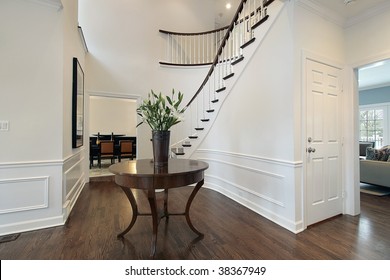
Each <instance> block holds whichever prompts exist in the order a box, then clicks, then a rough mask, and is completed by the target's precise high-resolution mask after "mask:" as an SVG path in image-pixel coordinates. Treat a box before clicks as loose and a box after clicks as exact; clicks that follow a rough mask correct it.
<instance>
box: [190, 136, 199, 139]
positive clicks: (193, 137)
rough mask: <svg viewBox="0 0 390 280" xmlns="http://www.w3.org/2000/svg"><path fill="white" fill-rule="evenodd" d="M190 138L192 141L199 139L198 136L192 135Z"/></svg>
mask: <svg viewBox="0 0 390 280" xmlns="http://www.w3.org/2000/svg"><path fill="white" fill-rule="evenodd" d="M188 138H190V139H198V136H195V135H191V136H188Z"/></svg>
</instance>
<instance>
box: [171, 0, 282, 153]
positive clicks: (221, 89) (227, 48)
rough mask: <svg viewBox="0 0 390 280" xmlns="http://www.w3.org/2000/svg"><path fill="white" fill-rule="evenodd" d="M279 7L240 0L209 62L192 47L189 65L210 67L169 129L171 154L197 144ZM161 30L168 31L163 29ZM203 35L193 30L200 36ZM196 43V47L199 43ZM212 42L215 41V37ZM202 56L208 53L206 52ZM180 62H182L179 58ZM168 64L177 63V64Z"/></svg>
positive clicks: (256, 0) (190, 150)
mask: <svg viewBox="0 0 390 280" xmlns="http://www.w3.org/2000/svg"><path fill="white" fill-rule="evenodd" d="M271 4H272V5H271ZM283 6H284V3H283V2H282V1H280V0H276V1H275V0H268V1H263V0H242V1H241V3H240V5H239V7H238V9H237V12H236V14H235V16H234V17H233V20H232V22H231V24H230V26H228V27H227V28H223V29H221V30H226V31H224V32H225V35H224V37H223V38H222V39H221V40H220V44H219V47H218V49H217V51H216V55H215V58H214V60H213V61H212V62H211V63H210V62H208V61H207V58H203V60H202V55H201V54H202V51H201V50H200V48H199V47H198V50H197V51H196V50H195V48H193V49H194V50H195V51H194V52H193V53H195V54H197V58H195V59H189V61H190V63H189V65H201V64H202V65H203V64H211V66H210V69H209V71H208V73H207V75H206V77H205V79H204V80H203V82H202V84H201V85H200V87H199V88H198V90H197V91H196V93H195V95H194V96H193V97H192V98H191V100H190V101H189V102H188V103H187V105H186V111H185V116H184V121H183V122H182V123H181V124H180V125H178V126H176V127H175V129H174V130H173V134H174V135H175V137H174V138H173V139H172V140H173V141H172V142H173V143H171V152H172V153H171V155H172V157H185V158H190V157H191V155H192V154H193V152H194V151H195V150H196V149H197V147H198V146H199V145H200V143H201V142H202V139H203V138H204V137H205V136H206V135H207V133H208V131H209V130H210V129H211V127H212V125H213V123H214V121H215V119H216V118H217V116H218V112H219V110H220V108H221V106H222V104H223V103H224V100H225V99H226V98H227V96H228V95H229V93H230V91H231V90H232V88H233V86H234V84H235V83H236V81H237V80H238V78H239V76H240V74H241V73H242V72H243V71H244V69H245V66H246V65H247V63H248V62H249V61H250V59H251V57H252V55H253V54H254V52H255V51H256V49H257V47H258V46H260V44H261V42H262V40H263V39H264V38H265V36H266V35H267V32H268V31H269V30H270V28H271V26H272V25H273V23H274V22H275V20H276V19H277V16H278V15H279V13H280V11H281V10H282V8H283ZM219 32H220V31H219ZM164 33H167V34H168V32H167V31H164ZM204 34H205V33H197V35H202V36H204ZM207 36H209V35H207ZM208 38H209V37H206V39H204V37H203V39H202V40H203V43H204V42H207V40H209V39H208ZM171 41H173V40H172V39H171ZM176 41H178V40H177V39H176ZM210 41H211V40H210ZM200 42H202V41H200ZM200 42H199V43H198V46H200V45H201V43H200ZM214 42H217V39H215V40H214ZM191 49H192V48H191ZM206 55H207V56H208V51H206ZM181 56H182V55H180V57H181ZM176 57H177V55H176ZM180 61H182V59H181V58H180ZM183 61H186V59H183ZM194 61H195V63H194ZM196 61H198V62H196ZM199 61H200V62H199ZM202 61H203V62H202ZM164 64H168V63H164ZM172 64H174V65H177V63H172Z"/></svg>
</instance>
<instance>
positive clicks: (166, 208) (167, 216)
mask: <svg viewBox="0 0 390 280" xmlns="http://www.w3.org/2000/svg"><path fill="white" fill-rule="evenodd" d="M164 217H165V218H166V219H168V218H169V214H168V189H164Z"/></svg>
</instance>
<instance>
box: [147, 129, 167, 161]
mask: <svg viewBox="0 0 390 280" xmlns="http://www.w3.org/2000/svg"><path fill="white" fill-rule="evenodd" d="M170 136H171V132H170V131H156V130H154V131H152V143H153V160H154V165H155V166H167V165H168V158H169V140H170Z"/></svg>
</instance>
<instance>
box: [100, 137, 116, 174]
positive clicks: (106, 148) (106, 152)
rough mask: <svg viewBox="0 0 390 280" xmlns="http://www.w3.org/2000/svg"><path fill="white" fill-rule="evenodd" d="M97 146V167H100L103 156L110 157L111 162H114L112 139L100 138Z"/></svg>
mask: <svg viewBox="0 0 390 280" xmlns="http://www.w3.org/2000/svg"><path fill="white" fill-rule="evenodd" d="M99 146H100V149H99V157H98V163H99V168H102V159H103V158H109V159H111V163H115V154H114V141H111V140H101V141H100V143H99Z"/></svg>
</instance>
